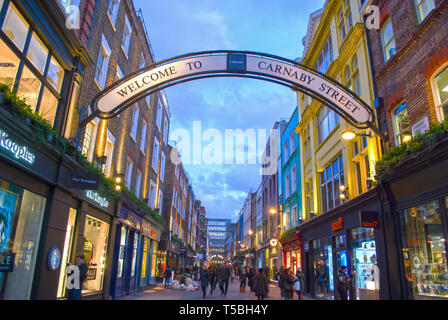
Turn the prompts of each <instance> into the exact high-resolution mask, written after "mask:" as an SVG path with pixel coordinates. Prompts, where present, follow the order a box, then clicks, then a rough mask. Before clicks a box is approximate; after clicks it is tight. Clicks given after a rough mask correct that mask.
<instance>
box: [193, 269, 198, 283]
mask: <svg viewBox="0 0 448 320" xmlns="http://www.w3.org/2000/svg"><path fill="white" fill-rule="evenodd" d="M193 281H198V266H197V265H194V266H193Z"/></svg>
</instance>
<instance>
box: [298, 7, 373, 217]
mask: <svg viewBox="0 0 448 320" xmlns="http://www.w3.org/2000/svg"><path fill="white" fill-rule="evenodd" d="M360 10H361V8H360V1H359V0H347V1H345V0H344V1H343V0H338V1H328V2H327V3H326V5H325V7H324V8H322V9H321V10H319V12H316V13H315V14H313V15H314V16H313V15H312V17H311V20H312V21H310V25H309V30H308V34H307V36H306V37H305V38H304V46H305V50H304V54H303V57H302V59H301V64H303V65H305V66H308V67H311V68H313V69H315V70H317V71H320V72H322V73H324V74H326V75H327V76H329V77H330V78H333V79H335V80H336V81H338V82H339V83H341V84H343V85H345V86H346V87H347V88H349V89H351V90H352V91H353V92H355V93H356V94H357V95H358V96H360V97H361V99H362V100H364V101H365V102H366V103H367V104H368V105H370V106H372V108H373V102H374V91H373V85H372V77H371V71H370V63H369V51H368V45H367V40H366V35H365V27H364V24H363V21H362V17H361V14H360ZM297 100H298V106H299V125H298V126H297V128H296V132H297V133H299V136H300V142H301V149H302V152H301V157H302V158H301V166H302V170H301V173H302V176H301V181H302V190H303V192H302V204H303V208H302V212H303V213H304V221H305V222H306V221H309V220H310V219H312V218H314V217H316V216H320V215H322V214H324V213H325V212H327V211H329V210H331V209H333V208H336V207H338V206H339V205H341V204H343V203H344V202H347V201H350V200H351V199H354V198H356V197H358V196H359V195H361V194H363V193H365V192H366V191H368V190H370V189H371V188H372V187H373V186H374V181H373V179H374V178H373V177H374V176H375V172H374V168H375V163H376V162H377V161H378V160H379V157H380V153H381V151H380V140H379V137H377V136H376V135H375V133H374V132H372V130H370V129H368V130H358V129H356V128H354V127H352V126H351V125H350V124H349V123H348V122H347V121H345V120H344V119H343V118H342V117H340V116H338V115H337V114H336V113H335V112H334V111H333V110H331V109H329V108H328V107H326V106H324V105H322V104H321V103H320V102H318V101H316V100H313V99H311V98H310V97H308V96H306V95H304V94H303V93H300V92H298V93H297ZM346 130H351V131H353V132H355V133H357V134H358V135H357V136H356V137H355V138H354V139H353V140H352V141H346V140H344V139H343V138H342V134H343V133H344V132H345V131H346ZM367 135H371V136H370V137H369V136H367ZM344 196H345V199H341V197H344Z"/></svg>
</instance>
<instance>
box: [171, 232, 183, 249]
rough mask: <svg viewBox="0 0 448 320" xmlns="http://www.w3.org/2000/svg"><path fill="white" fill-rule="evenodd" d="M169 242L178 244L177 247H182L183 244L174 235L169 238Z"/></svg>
mask: <svg viewBox="0 0 448 320" xmlns="http://www.w3.org/2000/svg"><path fill="white" fill-rule="evenodd" d="M171 241H173V242H175V243H177V244H178V245H179V246H181V247H183V246H184V242H183V241H182V240H181V239H179V238H178V237H177V236H176V235H175V234H173V235H172V236H171Z"/></svg>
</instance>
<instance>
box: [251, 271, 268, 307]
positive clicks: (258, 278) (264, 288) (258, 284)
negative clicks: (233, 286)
mask: <svg viewBox="0 0 448 320" xmlns="http://www.w3.org/2000/svg"><path fill="white" fill-rule="evenodd" d="M253 288H254V292H255V295H256V296H257V300H264V298H265V297H266V295H267V294H268V283H267V280H266V277H265V275H264V272H263V269H262V268H260V269H258V272H257V274H256V275H255V276H254V278H253Z"/></svg>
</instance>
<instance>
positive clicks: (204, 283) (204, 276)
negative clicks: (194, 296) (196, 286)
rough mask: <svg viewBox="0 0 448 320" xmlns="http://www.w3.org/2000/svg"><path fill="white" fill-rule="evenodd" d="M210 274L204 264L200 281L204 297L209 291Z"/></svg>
mask: <svg viewBox="0 0 448 320" xmlns="http://www.w3.org/2000/svg"><path fill="white" fill-rule="evenodd" d="M208 276H209V273H208V271H207V267H206V266H205V265H204V266H203V267H202V270H201V272H200V274H199V282H200V283H201V289H202V299H204V298H205V294H206V293H207V286H208V283H209V280H210V279H209V277H208Z"/></svg>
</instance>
